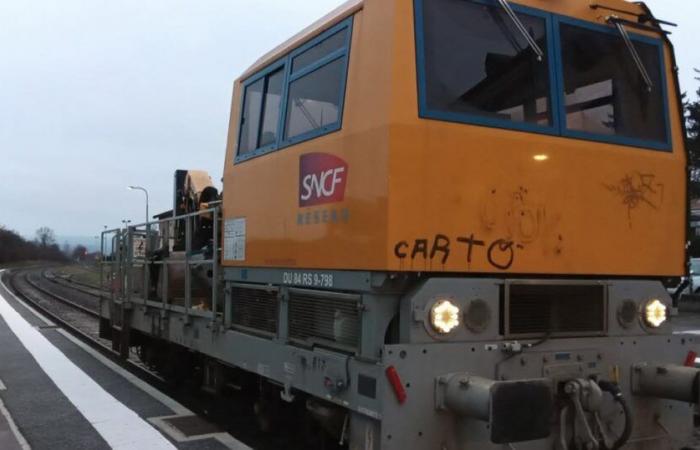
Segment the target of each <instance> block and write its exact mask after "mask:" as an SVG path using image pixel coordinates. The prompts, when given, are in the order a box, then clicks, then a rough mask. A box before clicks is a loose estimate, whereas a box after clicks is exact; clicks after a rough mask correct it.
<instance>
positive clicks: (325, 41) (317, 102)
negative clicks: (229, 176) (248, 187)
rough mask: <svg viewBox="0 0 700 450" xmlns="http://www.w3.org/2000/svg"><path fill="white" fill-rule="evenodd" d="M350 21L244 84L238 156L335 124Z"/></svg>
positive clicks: (338, 122) (339, 111) (293, 140)
mask: <svg viewBox="0 0 700 450" xmlns="http://www.w3.org/2000/svg"><path fill="white" fill-rule="evenodd" d="M351 27H352V19H347V20H346V21H344V22H342V23H341V24H339V25H336V26H335V27H333V28H332V29H330V30H328V31H326V32H325V33H323V34H321V35H320V36H319V37H317V38H316V39H314V40H312V41H310V42H309V43H307V44H306V45H304V46H302V47H300V48H299V49H297V50H295V51H293V52H292V53H290V54H289V55H287V56H286V57H284V58H282V60H280V61H278V62H277V63H275V64H274V65H272V66H270V67H268V68H267V69H264V70H263V71H262V72H260V73H258V74H256V75H254V76H253V77H251V78H249V79H248V80H246V81H245V82H244V83H243V102H242V105H241V118H240V126H239V136H238V154H237V158H236V159H237V160H238V159H241V158H242V159H246V158H249V157H253V156H257V155H259V154H261V153H265V152H267V151H271V150H275V149H277V148H280V147H283V146H285V145H291V144H296V143H298V142H301V141H303V140H306V139H311V138H313V137H316V136H319V135H321V134H324V133H329V132H331V131H335V130H337V129H339V128H340V125H341V120H342V108H343V100H344V94H345V81H346V73H347V70H346V68H347V63H348V57H349V46H350V35H351Z"/></svg>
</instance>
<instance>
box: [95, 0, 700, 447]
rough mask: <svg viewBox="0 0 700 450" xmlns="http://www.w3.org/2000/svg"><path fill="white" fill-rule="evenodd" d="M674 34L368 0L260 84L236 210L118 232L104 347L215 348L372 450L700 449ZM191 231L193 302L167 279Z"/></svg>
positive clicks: (620, 5) (235, 189) (246, 98)
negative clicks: (681, 311)
mask: <svg viewBox="0 0 700 450" xmlns="http://www.w3.org/2000/svg"><path fill="white" fill-rule="evenodd" d="M664 24H665V23H664V22H663V21H660V20H658V19H656V18H655V17H654V16H653V15H652V13H651V12H650V11H649V9H648V8H647V7H646V6H645V5H644V4H642V3H629V2H626V1H622V0H605V1H601V2H596V1H594V0H591V1H588V0H518V1H508V0H351V1H350V2H348V3H346V4H344V5H343V6H341V7H340V8H338V9H337V10H335V11H334V12H332V13H331V14H329V15H328V16H326V17H324V18H323V19H321V20H319V21H318V22H316V23H315V24H313V25H312V26H310V27H309V28H307V29H306V30H304V31H302V32H301V33H299V34H298V35H296V36H295V37H293V38H292V39H290V40H289V41H287V42H285V43H284V44H282V45H280V46H279V47H277V48H276V49H274V50H273V51H271V52H270V53H268V54H266V55H265V56H263V57H262V58H261V59H259V60H258V61H257V62H256V63H255V64H254V65H253V66H252V67H251V68H250V69H249V70H247V71H246V72H245V73H244V74H243V75H242V76H241V77H240V78H239V79H238V80H237V81H236V82H235V85H234V95H233V102H232V108H231V122H230V128H229V129H230V131H229V136H228V146H227V153H226V161H225V170H224V192H223V200H222V205H221V206H220V207H219V206H217V204H216V202H208V203H207V204H206V206H202V207H201V208H195V210H194V211H193V212H190V214H187V215H184V216H178V217H174V218H170V219H163V220H161V221H160V224H159V227H158V228H159V230H160V231H157V232H156V231H154V228H155V224H146V225H144V226H137V227H131V228H129V229H128V230H122V231H117V232H116V238H115V241H114V242H117V244H115V247H114V248H117V249H118V252H119V255H118V256H117V257H116V258H114V259H113V260H111V261H110V262H109V263H110V264H112V265H113V266H114V267H116V269H115V271H114V273H115V274H118V275H119V279H120V280H121V283H117V284H118V285H119V288H118V289H116V290H115V294H114V295H113V296H112V298H111V299H110V300H109V301H105V302H104V303H103V305H102V310H103V315H104V320H103V329H104V331H105V333H106V335H111V336H112V337H113V338H114V339H115V346H117V347H120V348H122V350H124V349H125V348H129V347H130V346H134V345H138V346H141V347H142V348H144V349H146V350H145V351H144V352H143V354H145V355H149V354H152V353H154V352H149V349H153V348H161V347H162V345H164V344H168V343H169V344H172V346H173V347H176V348H180V349H188V350H195V351H197V352H198V353H199V354H200V355H201V359H199V360H198V361H199V362H198V363H197V364H200V365H201V366H202V371H203V373H205V377H204V379H205V381H204V382H205V384H206V385H207V386H209V387H211V388H212V389H216V388H217V386H221V385H222V381H221V380H222V379H226V378H227V377H235V376H238V375H237V374H247V375H248V376H252V377H255V379H256V380H258V381H261V382H262V384H264V386H266V388H265V389H263V390H261V392H264V394H261V396H260V399H259V400H258V405H257V406H256V408H255V411H256V412H257V414H258V415H259V416H261V417H260V418H261V422H262V423H266V424H268V425H269V424H270V423H272V422H273V420H272V419H271V418H270V417H265V411H269V410H275V411H279V408H277V407H275V408H267V407H266V406H269V405H270V404H271V403H273V404H278V403H283V404H296V405H299V404H301V405H303V408H304V410H305V411H306V412H307V413H308V415H309V416H310V417H312V418H314V419H316V421H317V422H318V423H319V424H320V426H321V427H322V428H323V429H324V430H325V433H326V434H327V435H329V436H331V437H332V439H333V440H334V441H335V442H340V443H341V446H343V447H347V448H349V449H351V450H378V449H386V450H393V449H412V450H413V449H415V450H423V449H425V450H428V449H430V450H433V449H441V450H453V449H455V450H457V449H484V450H487V449H502V448H517V449H519V450H520V449H532V450H535V449H561V450H568V449H611V450H612V449H618V448H622V447H623V446H624V448H626V449H639V450H642V449H644V450H651V449H653V450H661V449H671V448H674V449H676V448H681V447H684V446H685V445H686V443H685V442H687V440H686V438H688V437H689V436H690V434H691V433H692V430H693V406H692V404H694V403H698V401H699V400H700V398H698V395H699V394H698V385H699V383H700V375H699V374H700V371H698V370H697V369H695V368H694V367H693V363H694V356H693V355H694V353H693V349H694V348H696V344H695V341H694V339H693V338H692V336H684V335H679V334H673V328H672V326H671V324H670V322H669V320H667V319H668V314H669V313H670V308H671V298H670V296H669V295H668V293H667V292H666V290H665V289H664V287H663V285H662V283H661V280H662V279H664V278H666V277H678V276H682V275H683V274H685V272H686V262H685V261H686V255H685V242H686V228H687V226H686V223H687V208H686V205H687V193H686V181H685V180H686V153H685V147H684V135H685V133H684V123H683V115H682V104H681V100H680V95H679V86H678V80H677V77H676V72H675V70H676V69H675V62H674V55H673V48H672V46H671V44H670V41H669V40H668V38H667V33H666V31H664V29H663V28H662V25H664ZM176 203H177V200H176ZM176 209H177V206H176ZM196 209H202V211H196ZM202 215H205V216H206V220H202V221H199V222H196V221H195V220H199V219H195V218H197V217H200V216H202ZM167 222H176V223H181V224H182V223H184V224H185V225H184V226H182V225H180V226H178V227H175V228H176V229H180V230H183V232H182V235H181V236H180V237H179V239H181V240H183V241H182V242H184V243H182V245H181V246H180V247H181V248H180V250H182V251H183V255H184V256H181V257H178V258H179V259H178V258H175V259H177V260H179V261H184V264H185V265H186V268H187V269H190V270H185V271H184V273H185V282H184V289H185V292H184V293H182V294H176V293H174V292H170V294H168V290H167V288H163V287H164V286H167V285H168V280H167V273H168V270H156V269H154V267H157V266H158V264H161V265H165V266H167V265H168V264H172V262H171V263H168V262H167V258H165V259H164V260H163V261H155V259H156V258H153V257H152V255H153V253H154V252H153V250H154V248H156V247H160V248H165V249H166V250H167V251H165V253H166V254H170V253H172V252H173V251H174V250H175V246H173V245H172V242H173V240H174V239H175V238H174V237H173V236H172V235H169V234H170V232H168V231H167V230H171V229H173V228H172V227H168V226H164V225H166V224H167ZM198 223H206V224H207V230H208V233H209V234H207V235H206V236H208V237H210V238H211V239H209V238H207V239H208V240H207V239H205V240H201V239H200V240H199V241H201V242H200V244H193V236H194V235H196V234H197V227H198V225H197V224H198ZM139 236H140V237H139ZM137 238H138V239H141V241H140V242H145V245H146V251H145V252H144V253H143V254H142V255H136V254H135V253H134V251H133V250H132V249H133V247H134V239H137ZM175 240H177V239H175ZM171 256H172V255H171ZM202 267H211V270H209V271H208V272H207V271H206V270H205V271H203V270H201V268H202ZM134 270H137V271H136V272H134ZM197 270H199V271H197ZM141 271H143V272H141ZM195 272H196V274H195ZM154 273H156V274H159V275H156V276H153V274H154ZM141 277H143V278H142V279H143V284H142V285H141V287H135V283H134V279H135V278H138V279H141ZM207 277H208V279H209V284H208V287H209V291H210V295H209V297H208V298H205V299H203V300H202V301H201V302H199V303H198V305H195V303H197V302H195V301H194V299H193V295H192V293H191V292H188V290H191V289H192V286H193V284H194V281H193V280H195V279H196V280H199V281H198V286H199V291H202V279H205V278H207ZM164 278H165V279H164ZM154 284H158V285H159V286H160V288H158V289H156V288H154V286H153V285H154ZM205 290H206V289H205ZM197 295H199V296H201V293H200V294H197ZM178 319H179V320H178ZM146 359H148V357H147V356H146ZM684 362H685V363H686V364H684Z"/></svg>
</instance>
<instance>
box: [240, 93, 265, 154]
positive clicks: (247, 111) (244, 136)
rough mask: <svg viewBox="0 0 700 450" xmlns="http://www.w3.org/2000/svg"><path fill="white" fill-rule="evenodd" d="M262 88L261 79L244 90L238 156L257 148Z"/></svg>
mask: <svg viewBox="0 0 700 450" xmlns="http://www.w3.org/2000/svg"><path fill="white" fill-rule="evenodd" d="M264 87H265V80H264V79H261V80H258V81H256V82H255V83H252V84H249V85H248V86H246V88H245V93H244V94H243V95H244V100H243V111H242V113H241V136H240V140H239V144H238V154H239V155H242V154H245V153H248V152H252V151H253V150H255V149H256V148H258V129H259V128H260V110H261V108H262V94H263V89H264Z"/></svg>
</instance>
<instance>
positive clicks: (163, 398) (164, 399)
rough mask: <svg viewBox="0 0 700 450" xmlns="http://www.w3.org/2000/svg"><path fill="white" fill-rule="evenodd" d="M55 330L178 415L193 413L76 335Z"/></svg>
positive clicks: (62, 330)
mask: <svg viewBox="0 0 700 450" xmlns="http://www.w3.org/2000/svg"><path fill="white" fill-rule="evenodd" d="M56 331H58V332H59V333H61V334H62V335H63V337H65V338H66V339H68V340H69V341H71V342H72V343H74V344H75V345H77V346H78V347H80V348H82V349H83V350H85V351H86V352H87V353H89V354H90V356H92V357H93V358H95V359H96V360H98V361H99V362H101V363H102V364H104V365H105V366H107V367H109V368H110V369H112V370H113V371H115V372H116V373H118V374H119V375H121V376H122V377H124V378H126V380H127V381H128V382H130V383H131V384H133V385H134V386H136V387H137V388H139V389H141V390H142V391H144V392H145V393H147V394H148V395H150V396H151V397H153V398H154V399H156V400H158V401H159V402H161V403H162V404H163V405H165V406H167V407H168V408H170V409H171V410H172V411H173V412H174V413H175V414H177V415H178V416H191V415H193V414H194V413H193V412H192V411H190V410H189V409H187V408H185V407H184V406H182V405H181V404H180V403H178V402H177V401H175V400H173V399H172V398H170V397H168V396H167V395H165V394H163V393H162V392H160V391H159V390H158V389H156V388H154V387H153V386H151V385H150V384H148V383H146V382H145V381H143V380H142V379H140V378H139V377H137V376H136V375H134V374H132V373H131V372H129V371H128V370H126V369H124V368H123V367H121V366H120V365H118V364H116V363H115V362H113V361H111V360H110V359H109V358H106V357H105V356H104V355H102V354H101V353H100V352H98V351H97V350H95V349H94V348H92V347H90V346H89V345H87V344H86V343H84V342H83V341H81V340H80V339H78V338H77V337H75V336H73V335H72V334H70V333H69V332H67V331H66V330H64V329H58V330H56Z"/></svg>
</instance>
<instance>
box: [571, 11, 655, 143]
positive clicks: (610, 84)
mask: <svg viewBox="0 0 700 450" xmlns="http://www.w3.org/2000/svg"><path fill="white" fill-rule="evenodd" d="M560 32H561V58H562V70H563V85H564V92H563V102H564V107H565V108H566V112H565V116H566V129H567V130H569V131H574V132H582V133H589V134H595V135H599V136H619V137H625V138H633V139H639V140H647V141H656V142H666V141H667V134H666V133H667V131H666V122H665V120H664V119H663V118H664V117H665V111H664V95H663V79H662V74H661V71H660V70H659V68H660V67H663V65H662V63H661V61H660V52H659V47H658V46H657V45H655V44H650V43H645V42H641V41H639V40H634V41H633V45H634V46H635V48H636V49H637V53H638V54H639V56H640V57H641V60H642V63H643V64H644V67H645V68H646V70H647V71H648V73H649V76H650V77H651V81H652V86H651V87H649V86H647V84H646V82H645V81H644V78H643V76H642V74H641V72H640V70H639V68H638V66H637V65H636V64H635V62H634V59H633V56H632V54H631V53H630V50H629V49H628V48H627V46H626V44H625V42H624V40H623V39H622V37H621V36H620V35H619V34H616V33H614V32H600V31H596V30H593V29H588V28H583V27H579V26H575V25H570V24H564V23H562V24H561V27H560Z"/></svg>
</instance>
